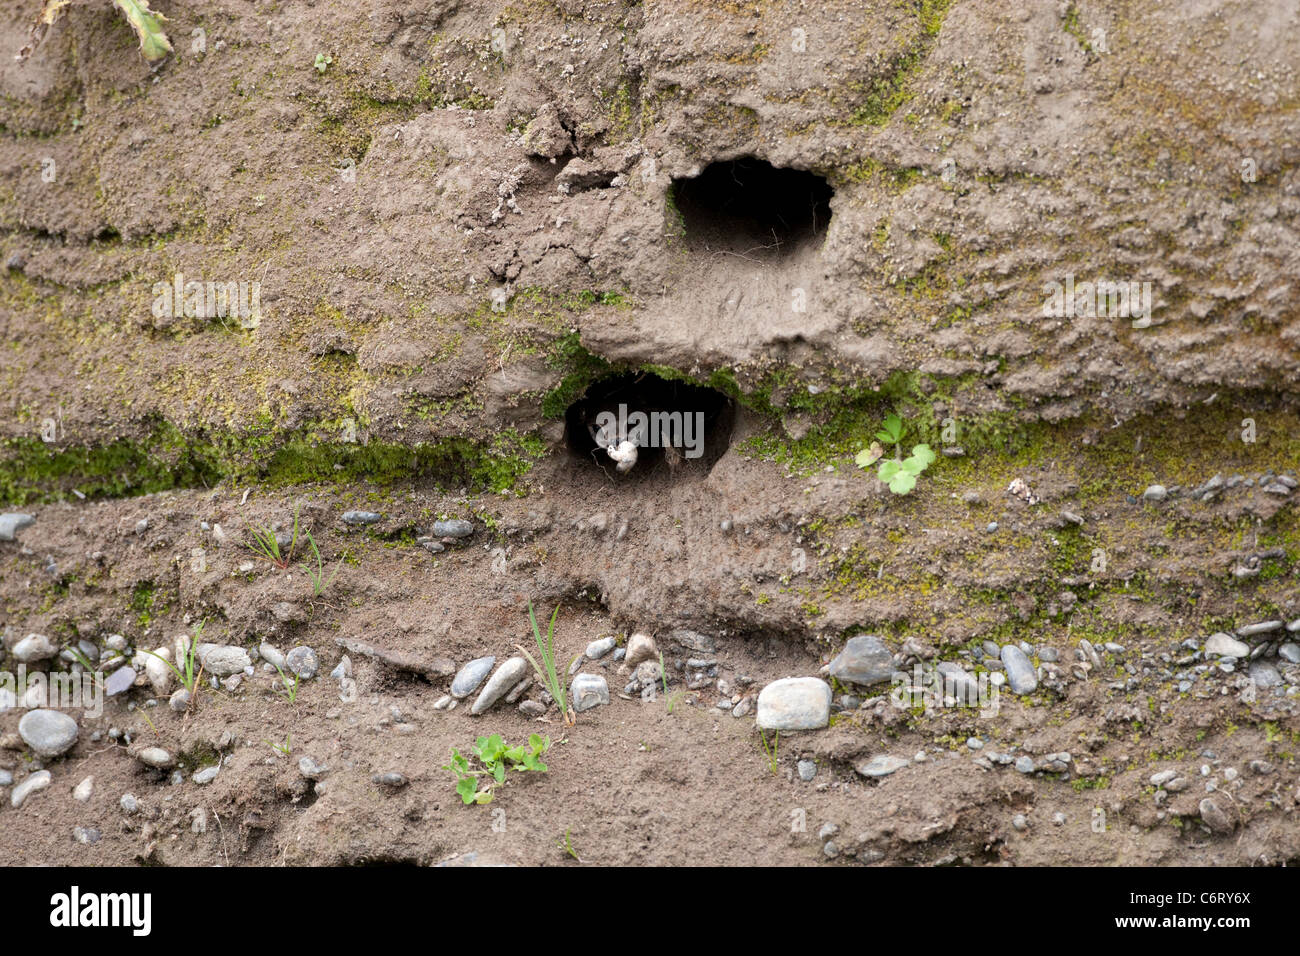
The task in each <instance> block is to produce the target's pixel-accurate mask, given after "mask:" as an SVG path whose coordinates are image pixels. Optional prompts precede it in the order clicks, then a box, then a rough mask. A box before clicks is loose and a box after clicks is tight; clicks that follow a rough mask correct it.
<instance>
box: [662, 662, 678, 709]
mask: <svg viewBox="0 0 1300 956" xmlns="http://www.w3.org/2000/svg"><path fill="white" fill-rule="evenodd" d="M659 680H660V682H661V683H662V684H663V688H664V700H665V701H667V703H668V713H670V714H671V713H672V712H673V708H674V707H676V706H677V702H678V701H679V700H681V699H682V692H681V691H677V693H675V694H669V693H668V669H667V668H666V667H665V666H664V652H663V651H660V652H659Z"/></svg>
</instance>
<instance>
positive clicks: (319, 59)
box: [312, 53, 334, 73]
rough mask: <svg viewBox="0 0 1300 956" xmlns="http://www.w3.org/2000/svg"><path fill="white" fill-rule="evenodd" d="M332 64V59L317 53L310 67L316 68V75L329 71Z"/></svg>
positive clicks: (324, 54) (325, 54) (327, 55)
mask: <svg viewBox="0 0 1300 956" xmlns="http://www.w3.org/2000/svg"><path fill="white" fill-rule="evenodd" d="M333 62H334V57H332V56H330V55H329V54H328V53H317V54H316V62H315V63H313V64H312V66H314V67H316V72H317V73H324V72H325V71H326V70H328V69H329V65H330V64H331V63H333Z"/></svg>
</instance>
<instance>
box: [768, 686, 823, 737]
mask: <svg viewBox="0 0 1300 956" xmlns="http://www.w3.org/2000/svg"><path fill="white" fill-rule="evenodd" d="M830 717H831V688H830V685H829V684H827V683H826V682H825V681H824V680H820V679H819V678H816V677H787V678H784V679H783V680H778V681H773V682H772V683H770V684H768V685H767V686H766V687H764V688H763V690H762V691H761V692H760V693H759V695H758V726H759V727H760V728H762V729H763V730H816V729H819V728H821V727H825V726H826V725H827V724H828V723H829V722H830Z"/></svg>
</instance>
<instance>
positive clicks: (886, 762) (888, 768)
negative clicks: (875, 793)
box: [853, 755, 911, 777]
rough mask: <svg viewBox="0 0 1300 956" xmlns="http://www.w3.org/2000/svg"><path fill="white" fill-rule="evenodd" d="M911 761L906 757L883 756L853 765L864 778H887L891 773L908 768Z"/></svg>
mask: <svg viewBox="0 0 1300 956" xmlns="http://www.w3.org/2000/svg"><path fill="white" fill-rule="evenodd" d="M909 763H911V761H910V760H908V759H907V758H906V757H891V756H888V755H881V756H879V757H872V758H871V759H870V760H859V761H857V762H856V763H854V765H853V769H854V770H856V771H857V772H858V773H860V774H862V776H864V777H887V776H889V775H890V774H891V773H894V772H896V771H898V770H901V769H903V768H904V767H906V766H907V765H908V764H909Z"/></svg>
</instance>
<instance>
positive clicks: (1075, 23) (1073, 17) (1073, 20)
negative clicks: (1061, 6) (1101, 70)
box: [1061, 3, 1092, 53]
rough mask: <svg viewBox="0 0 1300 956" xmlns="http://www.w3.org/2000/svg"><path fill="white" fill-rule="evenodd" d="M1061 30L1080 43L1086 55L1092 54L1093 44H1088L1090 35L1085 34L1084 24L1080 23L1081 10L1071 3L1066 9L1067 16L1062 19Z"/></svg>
mask: <svg viewBox="0 0 1300 956" xmlns="http://www.w3.org/2000/svg"><path fill="white" fill-rule="evenodd" d="M1061 29H1063V30H1064V31H1065V32H1066V33H1068V34H1070V36H1072V37H1074V39H1075V40H1076V41H1077V42H1078V44H1079V46H1081V47H1082V48H1083V52H1084V53H1091V52H1092V44H1091V43H1089V42H1088V35H1087V33H1085V32H1084V29H1083V24H1082V23H1080V22H1079V8H1078V6H1077V5H1075V4H1073V3H1071V4H1069V5H1068V6H1066V8H1065V16H1064V17H1063V18H1062V22H1061Z"/></svg>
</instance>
